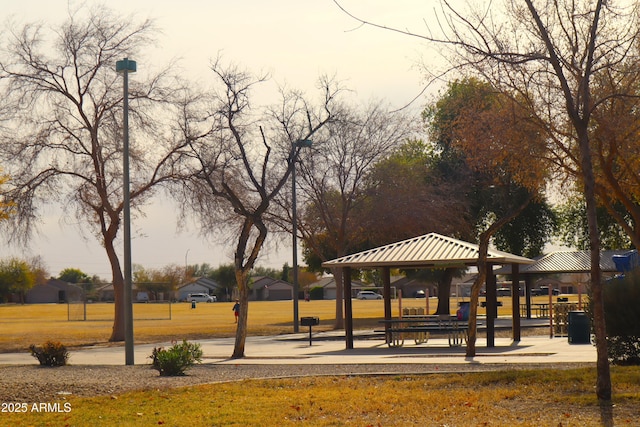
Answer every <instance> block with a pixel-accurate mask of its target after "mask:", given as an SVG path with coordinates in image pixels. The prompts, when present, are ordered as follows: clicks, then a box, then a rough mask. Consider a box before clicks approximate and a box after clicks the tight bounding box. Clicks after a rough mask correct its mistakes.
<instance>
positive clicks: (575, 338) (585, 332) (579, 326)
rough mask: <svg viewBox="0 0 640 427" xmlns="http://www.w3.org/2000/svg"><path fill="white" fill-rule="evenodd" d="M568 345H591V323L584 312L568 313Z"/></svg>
mask: <svg viewBox="0 0 640 427" xmlns="http://www.w3.org/2000/svg"><path fill="white" fill-rule="evenodd" d="M568 331H569V334H568V335H569V344H590V343H591V322H590V321H589V316H587V313H585V312H584V311H570V312H569V329H568Z"/></svg>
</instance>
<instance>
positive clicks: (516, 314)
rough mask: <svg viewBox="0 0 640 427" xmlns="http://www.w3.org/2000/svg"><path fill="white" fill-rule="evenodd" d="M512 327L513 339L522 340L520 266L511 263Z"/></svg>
mask: <svg viewBox="0 0 640 427" xmlns="http://www.w3.org/2000/svg"><path fill="white" fill-rule="evenodd" d="M511 306H512V310H511V319H512V321H511V327H512V336H513V340H514V341H516V342H519V341H520V266H519V265H518V264H512V265H511Z"/></svg>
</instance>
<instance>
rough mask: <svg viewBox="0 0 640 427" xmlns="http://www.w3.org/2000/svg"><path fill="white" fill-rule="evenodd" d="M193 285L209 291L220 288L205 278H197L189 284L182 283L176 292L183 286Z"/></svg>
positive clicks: (214, 282)
mask: <svg viewBox="0 0 640 427" xmlns="http://www.w3.org/2000/svg"><path fill="white" fill-rule="evenodd" d="M194 284H196V285H200V286H203V287H205V288H207V289H209V290H210V291H215V290H217V289H218V288H220V285H219V284H218V283H217V282H216V281H214V280H211V279H209V278H207V277H198V278H197V279H196V280H192V281H191V282H188V283H184V284H182V285H180V286H178V290H180V289H182V288H184V287H185V286H189V285H194Z"/></svg>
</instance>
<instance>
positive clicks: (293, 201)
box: [291, 139, 312, 333]
mask: <svg viewBox="0 0 640 427" xmlns="http://www.w3.org/2000/svg"><path fill="white" fill-rule="evenodd" d="M311 144H312V142H311V140H309V139H300V140H298V141H296V142H295V143H294V149H296V151H295V153H294V156H293V169H292V170H291V222H292V227H291V228H292V229H293V332H294V333H298V332H300V324H299V323H298V300H299V298H298V292H299V291H298V218H297V216H296V161H297V160H298V151H297V149H298V148H305V147H306V148H310V147H311Z"/></svg>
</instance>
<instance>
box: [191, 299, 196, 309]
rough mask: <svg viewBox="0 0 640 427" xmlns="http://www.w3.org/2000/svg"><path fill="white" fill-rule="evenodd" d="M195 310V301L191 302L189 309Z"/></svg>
mask: <svg viewBox="0 0 640 427" xmlns="http://www.w3.org/2000/svg"><path fill="white" fill-rule="evenodd" d="M194 308H196V300H191V309H194Z"/></svg>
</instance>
